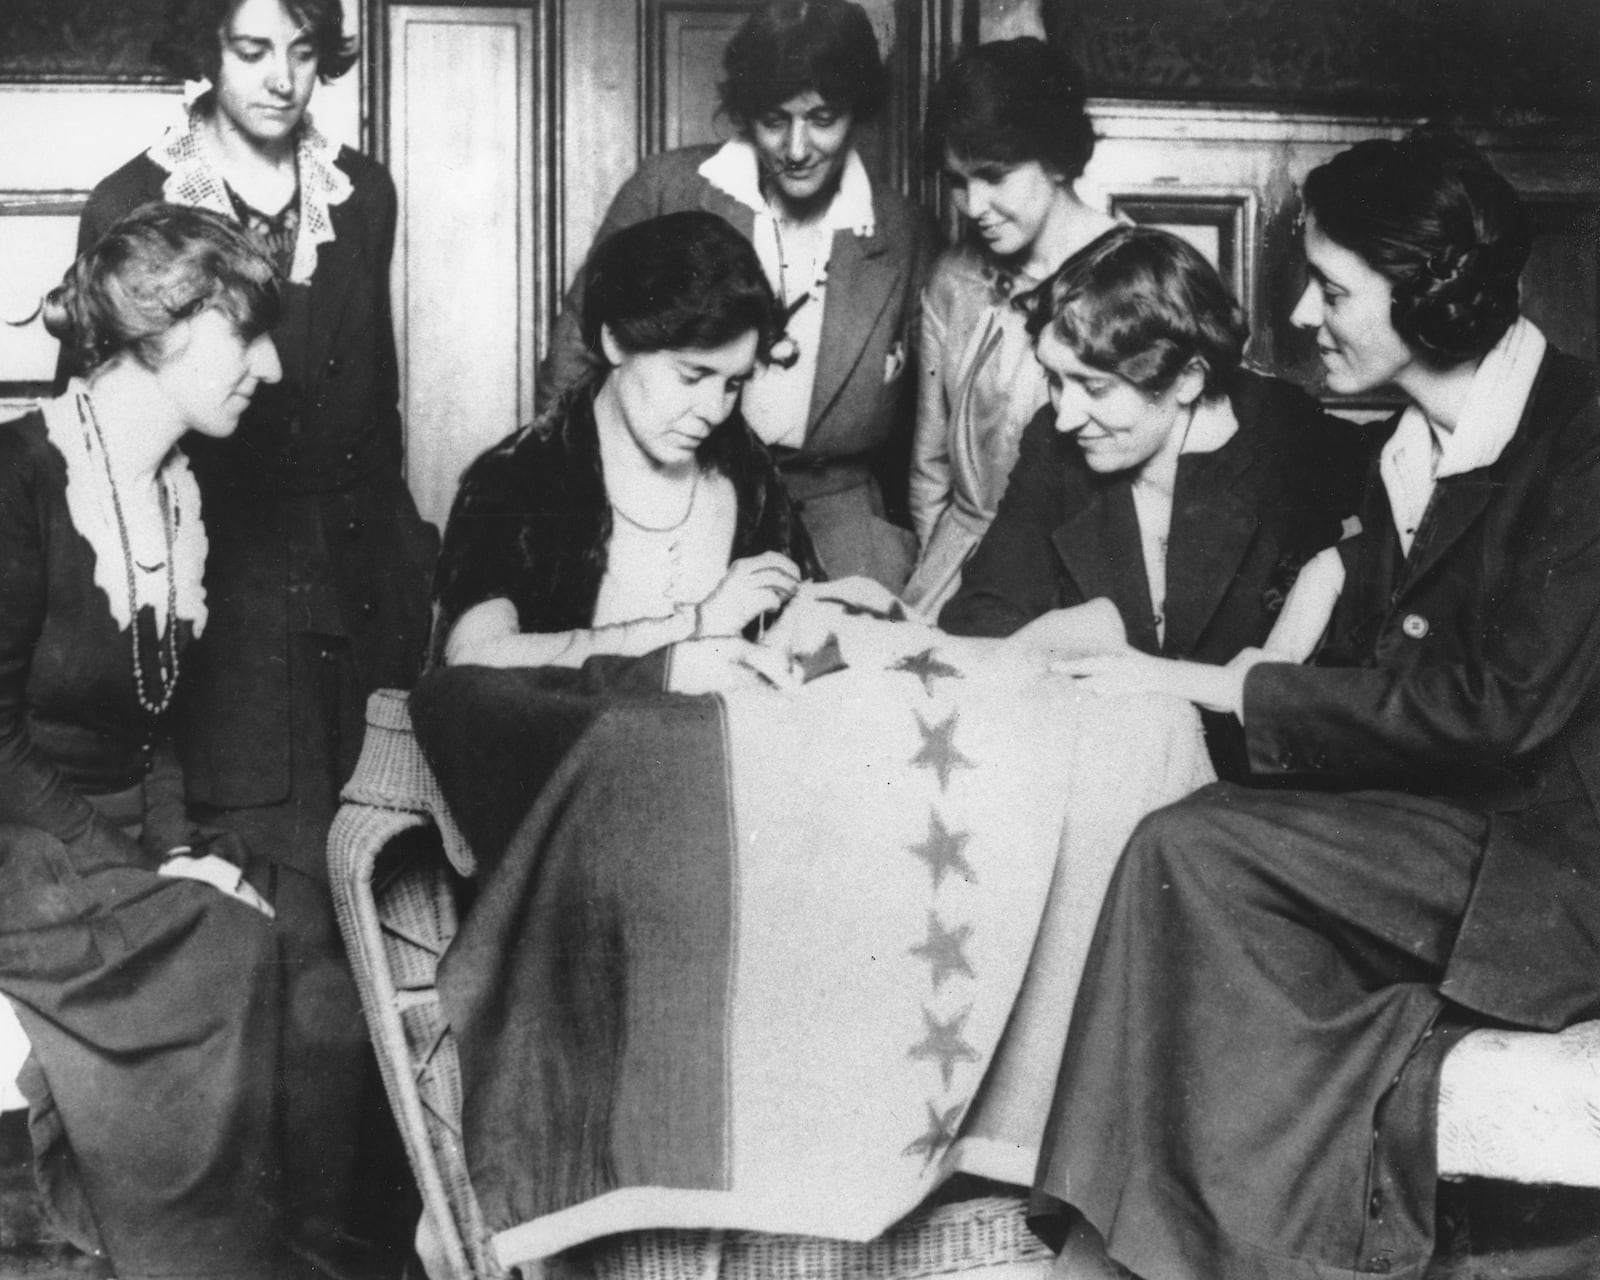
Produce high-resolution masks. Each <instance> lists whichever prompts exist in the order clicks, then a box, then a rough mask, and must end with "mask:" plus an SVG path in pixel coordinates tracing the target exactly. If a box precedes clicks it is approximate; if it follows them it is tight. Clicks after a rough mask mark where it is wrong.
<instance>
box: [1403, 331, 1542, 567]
mask: <svg viewBox="0 0 1600 1280" xmlns="http://www.w3.org/2000/svg"><path fill="white" fill-rule="evenodd" d="M1548 345H1549V344H1548V343H1546V341H1545V337H1544V334H1542V333H1540V332H1539V330H1538V328H1537V327H1536V326H1534V325H1533V324H1531V323H1530V322H1529V321H1527V320H1525V319H1518V320H1517V321H1516V322H1515V323H1514V324H1513V325H1512V326H1511V328H1510V329H1508V330H1507V331H1506V333H1505V335H1504V336H1503V337H1502V338H1501V339H1500V341H1499V342H1497V343H1495V345H1494V347H1493V348H1492V349H1491V350H1490V351H1489V354H1488V355H1486V356H1484V358H1483V360H1482V362H1481V363H1480V364H1479V365H1478V368H1477V371H1476V372H1475V373H1474V374H1473V375H1472V382H1471V384H1470V386H1469V387H1468V390H1467V397H1466V400H1465V402H1464V407H1463V409H1462V412H1461V418H1460V420H1459V421H1458V422H1457V423H1456V427H1455V430H1454V431H1449V432H1440V433H1438V435H1437V436H1436V435H1435V433H1434V431H1433V429H1432V428H1431V427H1430V426H1429V425H1428V420H1427V418H1426V417H1425V416H1424V414H1423V412H1422V410H1421V409H1419V408H1417V407H1416V406H1415V405H1412V406H1410V407H1408V408H1407V409H1406V411H1405V412H1404V413H1403V414H1401V415H1400V425H1399V426H1398V427H1396V428H1395V432H1394V434H1393V435H1392V436H1390V437H1389V440H1388V442H1387V443H1386V444H1385V445H1384V446H1383V454H1382V457H1381V458H1380V460H1379V473H1380V474H1381V475H1382V477H1383V485H1384V489H1385V490H1386V491H1387V492H1388V495H1389V508H1390V510H1391V511H1392V512H1393V514H1394V522H1395V529H1396V530H1397V531H1398V532H1399V534H1400V543H1401V546H1403V547H1404V548H1405V550H1406V551H1407V552H1408V553H1409V552H1410V550H1411V541H1412V539H1413V538H1414V536H1415V534H1416V529H1417V527H1418V525H1419V524H1420V523H1421V520H1422V515H1423V512H1424V511H1426V510H1427V506H1428V500H1429V498H1431V497H1432V496H1433V486H1434V484H1435V482H1436V481H1438V480H1442V479H1444V478H1445V477H1447V476H1458V475H1464V474H1466V473H1467V472H1469V471H1477V470H1479V469H1480V468H1482V467H1487V466H1489V465H1491V464H1492V463H1494V462H1495V461H1496V460H1498V459H1499V457H1500V455H1501V454H1502V453H1504V452H1505V449H1506V446H1507V445H1508V444H1510V443H1511V438H1512V437H1513V436H1514V435H1516V433H1517V425H1518V424H1519V423H1520V422H1521V421H1522V413H1523V410H1524V409H1526V408H1527V405H1528V396H1529V395H1530V394H1531V393H1532V391H1533V382H1534V379H1535V378H1536V377H1537V376H1538V374H1539V366H1540V364H1541V363H1542V362H1543V361H1544V353H1545V349H1546V347H1547V346H1548ZM1435 450H1437V464H1435V456H1436V455H1435Z"/></svg>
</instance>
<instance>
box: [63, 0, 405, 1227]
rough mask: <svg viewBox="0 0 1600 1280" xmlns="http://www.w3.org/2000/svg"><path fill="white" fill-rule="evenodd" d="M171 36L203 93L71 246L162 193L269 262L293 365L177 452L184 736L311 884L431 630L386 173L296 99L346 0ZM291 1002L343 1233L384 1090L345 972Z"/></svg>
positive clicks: (196, 10) (323, 941)
mask: <svg viewBox="0 0 1600 1280" xmlns="http://www.w3.org/2000/svg"><path fill="white" fill-rule="evenodd" d="M162 52H163V53H164V55H165V57H166V60H167V62H168V64H169V65H170V66H171V67H172V69H173V70H174V71H175V72H176V73H178V74H180V75H182V76H184V77H186V78H191V79H193V78H198V77H201V76H204V77H205V78H206V79H207V80H209V82H210V88H209V90H208V91H207V92H205V93H204V94H202V95H201V96H200V97H199V99H198V100H196V101H195V103H194V105H193V106H192V107H191V108H190V109H189V112H188V116H187V120H186V122H185V123H184V124H183V125H182V126H179V127H175V128H173V129H172V130H170V131H168V132H167V133H166V134H165V135H164V136H163V137H161V138H160V139H158V140H157V141H156V142H155V144H154V145H152V146H151V147H150V148H149V149H148V150H147V151H145V152H144V153H142V154H140V155H138V156H136V157H135V158H134V159H132V160H130V161H129V162H128V163H127V164H125V165H123V166H122V168H120V169H118V170H117V171H116V172H115V173H113V174H111V175H110V176H109V177H108V178H106V179H105V180H104V181H102V182H101V183H100V184H99V186H97V187H96V188H95V190H94V192H93V193H92V194H91V195H90V197H89V201H88V204H87V205H86V206H85V208H84V212H83V218H82V221H81V223H80V225H79V229H78V242H79V246H80V248H83V247H87V246H88V245H91V244H93V243H94V242H95V241H96V240H97V239H98V238H99V237H100V235H101V234H102V233H103V232H104V231H105V229H106V228H107V227H108V226H109V225H110V224H111V223H112V222H113V221H114V220H115V219H116V218H118V217H120V216H121V215H122V214H124V213H126V212H127V211H128V210H129V209H131V208H133V207H134V206H136V205H140V204H143V203H144V202H146V201H148V200H156V199H165V200H170V201H175V202H177V203H180V204H189V205H195V206H197V207H201V208H207V209H211V210H214V211H215V212H217V213H219V214H221V215H223V216H224V217H227V218H230V219H232V220H233V221H234V222H235V223H236V224H238V225H239V226H241V227H243V228H244V229H245V230H246V231H247V233H248V234H249V235H251V236H252V238H254V239H255V240H256V242H257V243H258V245H259V246H260V247H261V248H262V250H263V252H265V253H266V255H267V256H268V258H269V259H270V260H271V261H272V262H273V265H274V267H275V268H276V270H277V273H278V276H279V279H280V282H281V290H282V297H283V319H282V321H281V323H280V324H279V325H278V327H277V329H276V330H275V332H274V338H275V340H276V342H277V346H278V352H279V355H280V357H281V359H282V363H283V370H284V376H283V378H282V380H281V381H280V382H279V383H278V384H276V385H275V386H273V387H270V388H267V389H265V390H264V391H263V392H262V393H261V394H260V395H259V396H257V397H256V400H255V402H254V403H253V404H252V405H251V407H250V409H249V410H248V411H247V412H246V413H245V415H244V417H243V419H242V421H241V424H240V428H239V431H238V433H237V434H236V435H235V436H233V437H232V438H230V439H227V440H218V441H211V440H200V441H196V442H195V447H194V448H193V450H192V456H193V460H194V467H195V473H196V475H197V477H198V479H199V482H200V487H201V491H202V492H203V493H204V494H205V496H206V500H207V508H208V511H209V513H210V517H211V518H210V529H209V533H210V540H211V554H210V558H209V560H208V563H207V569H206V586H207V592H208V598H209V603H210V608H211V622H210V627H209V629H208V631H207V637H206V641H205V643H203V644H201V645H198V646H197V647H196V650H195V652H194V654H193V655H192V656H191V659H190V661H189V663H188V670H187V672H186V676H187V678H186V681H185V686H186V688H185V701H186V706H185V708H184V714H183V721H182V723H181V725H180V726H179V731H178V742H179V748H180V750H181V751H182V753H183V758H184V763H185V766H186V768H187V774H188V785H189V794H190V796H191V798H192V799H193V800H195V801H196V802H197V803H198V804H200V805H202V806H204V810H205V813H206V816H207V820H208V821H210V822H213V823H215V824H216V825H218V826H222V827H226V828H228V829H230V830H233V831H236V832H237V833H239V834H240V835H241V836H242V837H243V838H244V839H245V840H246V841H247V842H248V843H249V845H250V846H251V848H253V849H255V850H256V851H257V852H259V853H261V854H262V855H264V856H265V857H267V858H269V859H270V860H271V861H272V862H273V863H275V864H276V865H278V866H280V867H289V868H293V869H294V870H296V871H297V872H300V873H302V875H304V876H309V877H313V878H314V879H315V881H317V882H319V883H325V882H326V879H327V869H326V852H325V850H326V847H327V834H328V827H329V825H330V824H331V822H332V820H333V815H334V812H335V811H336V809H337V807H338V803H339V788H340V786H342V785H343V783H344V780H345V778H347V777H348V776H349V774H350V771H351V770H352V769H353V768H354V765H355V761H356V757H357V754H358V753H359V751H360V747H361V737H362V733H363V728H364V709H365V704H366V698H367V694H368V693H369V692H370V691H371V690H373V689H375V688H379V687H383V686H398V687H402V688H408V687H410V685H411V683H412V682H413V680H414V679H415V676H416V674H417V671H418V670H419V668H420V666H421V662H422V657H423V653H424V650H425V646H426V642H427V629H428V625H429V615H428V582H429V574H430V572H431V569H432V556H433V551H434V547H435V545H436V542H437V538H436V535H435V534H434V532H433V530H432V529H431V527H429V526H427V525H425V524H423V523H422V522H421V521H420V520H419V519H418V517H417V514H416V508H415V506H414V505H413V503H412V500H411V497H410V494H409V492H408V491H407V489H406V486H405V482H404V479H403V477H402V475H401V471H400V460H401V427H400V416H399V409H398V375H397V366H396V360H395V346H394V333H393V326H392V322H391V318H390V309H389V259H390V254H391V250H392V246H393V243H394V232H395V194H394V187H393V184H392V183H391V182H390V180H389V176H388V174H387V173H386V172H385V171H384V170H383V169H382V168H381V167H380V166H379V165H377V164H375V163H374V162H373V161H371V160H369V159H367V158H366V157H365V156H362V155H359V154H357V153H356V152H354V151H351V150H349V149H347V148H342V147H339V146H336V145H335V144H334V143H332V142H330V141H329V140H328V139H326V138H325V137H323V136H322V135H321V134H320V133H318V132H317V130H316V128H315V127H314V126H313V124H312V123H311V119H310V117H309V116H308V115H307V105H308V103H309V101H310V98H311V94H312V91H313V89H314V88H315V86H316V83H317V81H318V80H319V79H321V80H332V79H334V78H335V77H337V76H339V75H341V74H343V73H344V72H345V71H346V70H347V69H348V68H349V67H350V66H351V65H353V63H354V61H355V57H356V50H355V47H354V41H353V40H352V39H349V38H346V37H345V36H344V34H343V10H342V8H341V5H340V3H339V0H179V2H178V3H175V4H173V5H171V6H169V9H168V28H167V33H166V39H165V44H164V46H163V49H162ZM66 367H67V368H68V369H71V368H72V365H71V364H70V363H67V365H66ZM297 883H298V881H297ZM280 927H283V928H289V929H294V930H296V931H299V932H300V933H302V934H303V935H304V937H305V938H306V941H307V945H308V946H309V947H311V948H312V949H314V950H318V951H320V952H321V953H322V954H324V955H326V956H328V957H330V958H332V957H339V956H342V954H343V951H342V947H341V945H340V942H339V938H338V930H337V927H336V925H335V921H334V916H333V909H332V904H331V902H330V901H329V900H328V898H327V894H326V891H325V890H323V891H321V892H320V893H318V894H316V895H315V896H314V897H313V898H312V899H311V900H310V901H309V902H307V903H306V904H305V905H304V906H303V907H294V908H290V909H287V910H285V911H284V912H283V913H282V919H281V920H280ZM330 972H331V971H330ZM297 1016H298V1017H302V1018H305V1019H308V1020H310V1025H309V1026H308V1035H307V1042H308V1043H317V1042H320V1043H322V1044H323V1045H324V1046H325V1052H326V1059H325V1061H323V1062H322V1063H320V1064H319V1065H318V1068H317V1074H318V1075H320V1076H321V1077H322V1083H320V1084H319V1087H318V1090H317V1091H316V1096H317V1097H319V1098H321V1099H322V1100H323V1102H324V1103H325V1105H326V1116H325V1123H324V1124H322V1125H321V1126H320V1132H321V1134H322V1143H321V1144H320V1146H319V1149H318V1151H317V1152H315V1153H314V1158H313V1153H308V1159H307V1167H306V1168H305V1170H304V1176H303V1177H300V1178H297V1179H295V1180H294V1181H295V1184H296V1185H297V1186H298V1187H301V1188H303V1190H304V1193H305V1200H306V1206H307V1209H306V1211H307V1212H311V1211H312V1206H316V1212H317V1213H319V1214H321V1215H324V1216H326V1215H328V1214H330V1213H331V1214H332V1215H333V1218H334V1222H331V1223H329V1231H330V1232H332V1231H333V1230H334V1228H335V1226H337V1229H338V1230H340V1231H343V1230H346V1229H350V1228H352V1226H353V1224H352V1223H351V1222H350V1221H348V1220H347V1212H346V1210H344V1209H343V1208H342V1207H341V1206H344V1205H346V1204H347V1203H348V1202H349V1201H350V1199H351V1197H352V1196H354V1195H364V1194H366V1193H365V1192H362V1191H361V1190H360V1189H359V1188H358V1186H357V1185H356V1184H357V1182H358V1179H357V1178H356V1176H355V1169H356V1149H357V1141H358V1132H357V1131H358V1127H359V1122H360V1120H361V1117H362V1114H363V1107H362V1105H361V1102H362V1094H363V1089H365V1090H366V1092H367V1093H368V1095H369V1097H370V1100H371V1102H372V1104H373V1105H374V1106H375V1107H381V1106H382V1102H381V1091H380V1090H379V1089H378V1088H377V1085H376V1076H375V1074H374V1073H372V1072H371V1071H370V1069H369V1068H367V1067H365V1066H364V1065H363V1063H364V1059H365V1057H366V1054H367V1048H366V1037H365V1031H364V1024H363V1021H362V1018H361V1012H360V1003H359V1000H358V997H357V994H356V991H355V985H354V983H353V981H350V980H348V979H346V980H344V981H342V982H337V983H334V982H332V981H331V980H330V982H329V984H328V985H327V986H326V987H325V989H324V990H322V991H321V993H320V994H319V995H318V996H317V997H316V999H314V1000H307V1001H302V1002H301V1004H300V1005H299V1007H298V1009H297ZM309 1069H310V1068H309V1067H308V1070H309ZM385 1123H386V1122H385ZM359 1181H365V1182H368V1183H371V1184H372V1185H374V1186H376V1185H390V1184H391V1181H392V1180H391V1179H389V1178H387V1177H382V1178H380V1176H379V1175H377V1174H376V1173H374V1174H373V1176H372V1177H370V1178H367V1179H362V1180H359ZM397 1221H398V1219H397ZM378 1229H379V1224H377V1223H373V1224H370V1225H369V1224H362V1225H361V1227H360V1230H361V1231H362V1232H364V1233H371V1232H373V1231H377V1230H378Z"/></svg>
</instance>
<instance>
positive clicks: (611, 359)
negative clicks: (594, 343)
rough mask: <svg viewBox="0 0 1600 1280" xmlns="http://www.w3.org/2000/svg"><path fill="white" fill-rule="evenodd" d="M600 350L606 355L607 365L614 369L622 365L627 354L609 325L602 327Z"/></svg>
mask: <svg viewBox="0 0 1600 1280" xmlns="http://www.w3.org/2000/svg"><path fill="white" fill-rule="evenodd" d="M600 350H601V352H602V353H603V354H604V355H605V358H606V363H607V364H609V365H610V366H611V367H612V368H613V369H614V368H616V367H617V366H618V365H620V364H621V363H622V360H623V357H624V356H625V355H626V354H627V352H625V351H623V349H622V344H621V343H620V342H618V341H617V338H616V335H615V334H614V333H612V332H611V326H610V325H608V324H603V325H601V326H600Z"/></svg>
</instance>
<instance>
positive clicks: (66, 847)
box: [0, 205, 282, 1280]
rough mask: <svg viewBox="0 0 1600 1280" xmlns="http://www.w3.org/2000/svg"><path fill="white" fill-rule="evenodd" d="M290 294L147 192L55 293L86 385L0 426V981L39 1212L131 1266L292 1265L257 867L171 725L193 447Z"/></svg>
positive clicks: (58, 320)
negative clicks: (210, 804)
mask: <svg viewBox="0 0 1600 1280" xmlns="http://www.w3.org/2000/svg"><path fill="white" fill-rule="evenodd" d="M277 308H278V296H277V287H276V283H275V281H274V280H273V275H272V268H271V267H270V266H269V265H268V263H267V262H266V260H265V259H263V258H262V257H260V256H259V255H258V254H257V253H256V251H255V249H254V247H253V246H252V245H251V244H250V242H249V241H248V239H246V237H245V236H244V235H243V234H241V233H240V232H239V231H238V230H237V229H236V228H235V227H233V226H232V225H230V224H229V223H228V222H227V221H226V220H224V219H222V218H220V217H217V216H215V215H213V214H210V213H205V212H202V211H200V210H194V209H185V208H180V207H176V206H170V205H151V206H149V207H147V208H144V209H141V210H139V211H138V212H137V213H136V214H134V215H133V216H131V217H130V218H128V219H126V220H124V221H123V222H121V223H119V224H118V225H117V226H115V227H113V228H112V230H111V232H110V234H109V235H108V236H107V237H106V238H105V239H104V240H102V241H101V242H100V243H99V244H98V245H97V246H96V247H95V248H93V249H92V250H90V252H88V253H87V254H85V255H83V256H82V257H81V258H80V259H79V260H78V262H77V263H76V264H75V265H74V266H73V268H72V269H71V270H70V271H69V272H68V273H67V277H66V279H65V280H64V282H63V283H62V284H61V286H60V287H59V288H57V289H56V290H54V291H53V292H52V293H51V294H50V296H49V298H48V299H47V301H46V303H45V313H44V314H45V323H46V326H47V328H48V329H49V331H50V332H51V333H52V334H53V335H55V336H56V337H59V338H61V339H62V341H63V342H65V343H67V344H69V345H70V346H71V347H72V348H73V350H74V351H75V353H76V354H77V357H78V363H79V367H81V368H83V369H85V370H86V371H87V372H86V378H85V379H74V380H73V381H72V382H71V383H70V384H69V385H68V387H67V390H66V394H65V395H63V396H61V397H60V398H59V399H56V400H51V401H47V402H46V403H45V404H44V405H42V406H41V409H40V410H39V411H38V412H35V413H31V414H29V415H27V416H25V417H23V418H22V419H20V420H19V421H17V422H15V423H7V424H6V425H5V427H4V429H0V991H4V993H5V994H6V996H8V997H9V998H10V999H11V1000H12V1001H13V1002H14V1004H15V1005H16V1007H17V1011H18V1016H19V1018H20V1019H21V1022H22V1025H23V1028H24V1029H25V1030H26V1032H27V1034H28V1038H29V1041H30V1042H31V1045H32V1050H33V1054H32V1057H31V1058H30V1060H29V1063H28V1065H27V1066H26V1067H25V1068H24V1070H23V1074H22V1086H23V1090H24V1092H25V1093H26V1095H27V1097H28V1101H29V1105H30V1115H29V1121H30V1127H31V1131H32V1138H33V1147H34V1156H35V1162H36V1166H37V1180H38V1185H39V1187H40V1189H41V1190H42V1192H43V1194H44V1199H45V1204H46V1208H47V1210H48V1212H49V1213H50V1216H51V1218H52V1219H53V1221H54V1222H55V1224H56V1225H57V1226H58V1228H59V1229H60V1230H61V1232H62V1233H63V1234H64V1235H65V1236H66V1237H67V1239H69V1240H70V1241H72V1242H73V1243H74V1244H76V1245H78V1246H79V1247H80V1248H82V1249H84V1250H85V1251H87V1252H90V1253H96V1254H99V1255H101V1256H106V1255H109V1257H110V1261H111V1264H112V1266H113V1267H114V1268H115V1272H116V1274H117V1275H118V1276H121V1277H123V1278H124V1280H134V1278H136V1277H137V1278H140V1280H143V1278H145V1277H150V1278H152V1280H153V1278H154V1277H158V1276H159V1277H171V1276H175V1275H191V1276H195V1275H208V1276H229V1277H260V1278H261V1280H267V1278H268V1277H271V1276H276V1275H278V1274H280V1273H279V1272H278V1271H276V1270H274V1266H275V1263H276V1262H278V1261H280V1253H279V1246H278V1239H277V1228H278V1221H277V1200H278V1182H277V1175H278V1171H279V1162H278V1151H279V1138H278V1133H277V1130H276V1124H277V1121H278V1114H277V1110H276V1105H275V1101H274V1099H275V1095H276V1091H277V1087H278V1082H277V1078H276V1077H277V1074H278V1066H279V1057H278V1053H279V1043H280V1013H281V984H282V977H281V960H282V957H281V953H280V951H279V942H278V941H277V940H276V939H275V937H274V934H275V930H274V927H273V925H272V923H271V919H272V911H273V909H272V906H271V905H269V903H268V901H267V899H266V897H264V896H263V895H264V894H268V895H270V893H271V889H270V877H268V876H264V875H262V874H261V872H262V868H261V867H260V865H259V864H255V863H252V861H251V860H250V859H249V858H247V857H246V856H245V850H244V846H243V845H242V843H241V842H240V841H239V840H238V839H237V838H235V837H233V836H231V835H230V834H227V833H223V832H220V831H216V830H209V829H206V828H203V827H200V826H198V825H197V824H196V823H195V822H194V821H193V820H192V815H191V814H189V813H188V812H186V811H185V806H184V778H183V772H182V769H181V767H180V766H179V764H178V761H177V757H176V754H175V752H174V750H173V746H172V742H171V735H170V728H171V709H172V707H173V706H174V697H175V695H178V694H181V693H183V692H185V691H186V686H187V682H188V676H189V657H190V654H191V653H192V649H191V647H190V643H191V641H192V640H194V639H195V638H197V637H199V636H200V634H201V633H202V631H205V630H208V629H209V621H210V619H209V617H208V613H209V609H208V605H209V603H210V602H209V600H208V598H207V592H206V590H205V588H204V587H203V586H202V584H201V577H202V572H203V570H204V567H205V560H206V528H205V526H204V525H203V524H202V523H201V506H200V495H199V491H198V488H197V486H196V484H195V481H194V477H193V475H192V474H191V473H190V471H189V466H188V463H187V461H186V460H185V458H184V455H183V453H182V452H181V451H180V450H179V449H178V441H179V439H180V438H181V437H183V436H184V435H185V434H186V433H188V434H192V436H193V437H194V438H196V439H222V438H225V437H227V436H228V435H230V434H232V432H233V431H234V429H235V428H236V426H237V425H238V422H239V418H240V415H241V414H242V413H243V412H244V411H245V408H246V406H247V405H248V404H249V403H250V401H251V397H252V396H253V395H254V394H255V393H256V392H257V391H258V389H260V388H262V387H264V386H266V385H267V384H270V383H273V382H275V381H276V380H277V379H278V376H279V365H278V357H277V355H276V353H275V352H274V350H273V346H272V342H271V339H270V338H269V337H268V336H267V330H268V329H269V328H270V327H271V325H272V322H273V320H274V318H275V317H276V314H277ZM247 874H248V878H246V875H247Z"/></svg>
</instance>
